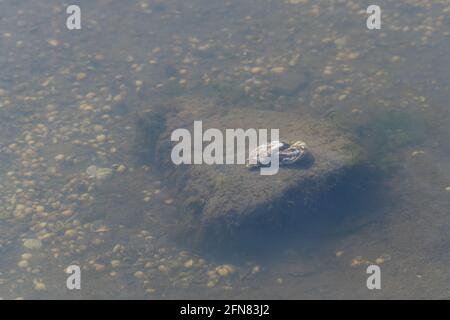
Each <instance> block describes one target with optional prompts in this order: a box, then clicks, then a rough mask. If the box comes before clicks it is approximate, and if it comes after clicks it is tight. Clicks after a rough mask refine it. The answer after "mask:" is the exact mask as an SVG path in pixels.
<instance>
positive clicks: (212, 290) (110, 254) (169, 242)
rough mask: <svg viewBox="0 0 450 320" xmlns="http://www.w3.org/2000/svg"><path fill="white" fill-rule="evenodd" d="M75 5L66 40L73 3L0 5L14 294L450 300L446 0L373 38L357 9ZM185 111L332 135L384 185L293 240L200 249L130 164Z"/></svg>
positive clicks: (165, 198)
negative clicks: (373, 287)
mask: <svg viewBox="0 0 450 320" xmlns="http://www.w3.org/2000/svg"><path fill="white" fill-rule="evenodd" d="M79 3H80V5H81V8H82V30H80V31H68V30H67V29H66V28H65V18H66V14H65V9H66V8H65V7H64V6H63V5H62V4H61V3H60V2H59V1H52V0H44V1H39V3H37V2H33V3H31V2H29V3H26V4H25V3H21V2H16V1H12V0H11V1H8V0H4V1H0V7H1V9H2V12H3V13H4V15H3V17H2V19H1V20H0V30H1V34H0V65H1V70H2V71H1V73H0V124H1V126H0V151H1V152H0V166H1V170H0V175H1V179H0V298H7V299H15V298H27V299H40V298H85V299H87V298H121V299H126V298H145V299H162V298H169V299H170V298H223V299H226V298H230V297H237V298H275V299H280V298H285V299H286V298H448V292H449V289H450V288H449V285H448V283H449V281H448V271H449V267H448V266H449V262H450V255H449V252H450V251H449V250H448V246H449V245H450V238H449V237H448V235H449V234H450V220H449V217H448V207H449V204H450V203H449V196H450V182H449V177H450V166H449V164H448V156H449V154H450V144H449V139H448V137H449V134H450V132H449V131H450V130H449V128H450V116H449V108H448V98H449V96H448V92H449V74H450V58H449V57H450V56H449V55H448V54H446V53H447V52H449V51H450V42H449V41H448V37H449V35H450V24H449V20H448V17H447V13H448V12H449V11H450V2H449V1H444V0H441V1H433V2H432V3H431V2H429V1H421V0H402V1H393V0H392V1H384V2H383V6H382V12H383V14H382V28H381V30H378V31H373V30H372V31H369V30H367V28H366V27H365V26H366V23H365V19H366V13H365V9H366V6H367V4H366V3H365V2H363V1H345V2H343V1H311V0H309V1H308V0H302V1H298V0H295V1H294V0H276V1H263V2H262V1H256V0H244V1H234V0H232V1H215V2H211V1H206V0H192V1H181V0H168V1H162V0H147V1H110V0H98V1H80V2H79ZM180 99H181V100H182V99H198V101H214V103H215V104H216V105H220V106H221V107H223V108H234V107H239V108H241V109H249V110H276V111H279V112H284V113H289V114H290V115H292V117H294V116H295V117H298V116H305V117H306V116H308V117H312V118H315V119H319V120H323V121H327V122H329V123H332V124H333V125H334V126H336V127H337V128H339V130H340V131H341V132H343V133H345V134H346V135H349V136H351V137H353V139H355V140H356V141H357V142H358V143H359V144H360V145H361V146H362V148H363V149H364V151H365V153H366V154H367V157H368V161H369V163H370V165H369V167H370V168H371V170H370V172H371V173H370V174H365V175H356V176H350V177H349V178H348V179H347V180H345V181H344V182H343V184H342V187H341V188H337V189H334V190H333V191H332V193H331V194H329V196H328V197H327V198H326V200H325V201H322V205H321V206H319V207H317V208H316V211H315V212H314V215H313V217H311V218H309V219H305V220H301V219H300V220H301V221H295V223H293V224H291V225H290V226H289V231H288V232H283V233H281V234H280V233H278V234H271V235H267V237H260V238H252V237H251V235H249V238H248V239H247V240H245V241H246V242H245V243H244V242H243V245H242V247H241V248H238V250H234V251H233V252H229V251H226V250H223V251H221V250H220V249H215V250H214V251H213V252H211V251H205V250H200V249H196V248H192V247H190V246H188V245H186V244H185V243H186V241H184V240H180V239H179V238H178V237H177V236H176V234H177V232H176V230H178V229H179V227H180V221H181V220H180V215H183V212H182V209H180V207H179V206H178V205H177V199H178V198H179V197H180V195H178V194H177V193H176V192H174V190H175V189H174V188H173V184H172V183H173V181H166V180H165V179H163V178H162V177H161V168H160V167H158V166H157V165H155V164H152V163H150V162H148V161H145V157H152V154H151V150H146V149H145V148H141V149H140V151H141V152H138V153H137V152H136V149H139V146H136V143H137V142H136V141H140V138H139V135H140V134H142V126H144V127H145V125H146V124H145V123H144V124H142V123H141V124H140V120H139V119H140V117H141V115H142V114H145V113H146V112H150V111H154V110H161V109H162V110H163V111H164V110H166V109H164V108H167V112H166V113H167V114H168V113H169V112H172V110H171V109H170V106H171V105H173V104H174V103H175V102H174V101H180ZM199 107H204V106H199ZM192 112H196V110H192ZM152 128H154V126H152ZM144 129H145V128H144ZM144 131H145V130H144ZM152 134H153V133H150V135H152ZM155 135H156V133H155ZM151 143H152V140H151V139H148V141H147V142H146V143H145V145H146V146H148V145H149V144H151ZM142 149H144V150H142ZM149 152H150V153H149ZM286 205H287V204H286ZM180 211H181V212H180ZM188 236H189V235H188ZM248 242H251V246H246V245H244V244H248ZM74 264H75V265H79V266H80V267H81V270H82V274H83V277H82V290H80V291H76V292H74V291H69V290H67V289H66V286H65V285H66V277H67V275H66V274H65V273H64V269H65V268H66V267H67V266H69V265H74ZM370 264H378V265H380V266H381V268H382V275H383V278H382V279H383V285H382V286H383V289H382V290H381V291H376V292H374V291H370V290H368V289H367V287H366V286H365V283H366V276H367V275H366V267H367V266H368V265H370Z"/></svg>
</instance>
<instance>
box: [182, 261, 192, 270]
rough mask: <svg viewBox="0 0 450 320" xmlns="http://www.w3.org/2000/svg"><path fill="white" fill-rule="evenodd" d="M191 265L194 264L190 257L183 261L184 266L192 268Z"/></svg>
mask: <svg viewBox="0 0 450 320" xmlns="http://www.w3.org/2000/svg"><path fill="white" fill-rule="evenodd" d="M193 265H194V260H192V259H189V260H188V261H186V262H185V263H184V267H185V268H188V269H190V268H192V266H193Z"/></svg>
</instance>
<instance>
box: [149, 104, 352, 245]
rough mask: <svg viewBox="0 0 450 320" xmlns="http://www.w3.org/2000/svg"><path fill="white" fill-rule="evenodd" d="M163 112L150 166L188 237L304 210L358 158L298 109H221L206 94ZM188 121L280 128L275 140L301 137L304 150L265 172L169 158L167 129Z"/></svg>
mask: <svg viewBox="0 0 450 320" xmlns="http://www.w3.org/2000/svg"><path fill="white" fill-rule="evenodd" d="M164 113H165V124H164V127H165V130H164V131H163V132H162V133H161V134H160V135H159V136H157V137H156V136H155V137H154V139H155V141H153V142H152V143H151V145H152V146H154V147H155V150H152V151H151V152H152V153H154V155H155V157H154V159H153V161H154V165H155V167H157V168H158V170H159V171H160V172H161V174H162V175H163V177H164V181H168V183H169V184H170V187H171V188H172V189H174V190H175V192H174V193H175V194H176V195H177V196H178V197H177V199H176V201H177V204H178V205H179V207H180V221H179V225H180V227H181V229H182V230H183V231H185V233H186V234H188V235H189V236H190V238H191V239H196V240H207V242H208V243H213V242H219V243H220V242H223V241H225V240H226V241H228V240H229V239H233V238H237V237H239V235H242V234H243V233H244V234H248V233H251V232H253V231H258V230H260V231H261V230H266V228H270V227H271V226H273V225H275V224H279V223H283V220H284V219H285V218H286V215H288V214H295V215H296V216H297V217H302V216H307V215H308V214H309V210H308V207H309V205H308V204H310V203H314V201H315V199H318V198H320V197H321V195H323V194H324V193H326V192H327V191H328V190H330V189H331V188H333V187H334V186H335V185H336V184H338V183H339V181H340V179H341V178H342V177H345V176H346V175H347V174H348V173H349V172H350V171H351V170H352V169H353V168H354V167H356V166H358V165H359V164H361V157H360V151H359V148H358V147H357V146H356V145H355V144H354V143H353V142H352V141H351V140H350V139H348V138H347V137H345V136H344V135H343V134H341V133H339V132H338V131H337V130H336V129H335V128H334V127H333V126H332V125H330V124H329V123H325V122H323V121H319V120H315V119H312V118H309V117H306V116H304V115H301V114H295V113H286V112H275V111H260V110H247V109H243V108H239V109H237V108H236V109H225V108H220V107H216V106H215V105H214V103H213V102H211V101H205V100H178V102H177V103H176V105H175V107H174V108H173V110H172V111H171V112H169V111H167V109H166V110H164ZM153 117H154V115H152V114H147V115H143V116H142V117H141V121H146V120H142V119H149V120H148V122H149V123H150V122H152V119H153ZM195 120H202V121H203V132H204V131H205V130H207V129H208V128H217V129H219V130H221V131H222V132H225V129H227V128H228V129H230V128H233V129H238V128H242V129H244V130H246V129H249V128H255V129H280V139H283V140H285V141H296V140H303V141H305V142H306V144H307V145H308V153H309V154H310V155H311V156H310V159H309V161H301V162H300V163H301V164H299V165H293V166H282V167H280V168H279V172H278V173H277V174H275V175H271V176H263V175H261V174H260V171H259V170H256V171H255V170H249V169H248V168H247V167H246V165H245V164H239V165H238V164H234V165H226V164H223V165H217V164H214V165H207V164H196V165H184V164H181V165H174V164H173V163H172V161H171V150H172V147H173V146H174V145H175V143H174V142H171V140H170V137H171V133H172V131H173V130H175V129H177V128H186V129H188V130H189V131H190V132H191V133H192V132H193V122H194V121H195ZM149 132H153V131H152V130H150V131H149ZM224 137H225V134H224ZM224 143H225V142H224ZM205 145H206V144H205ZM141 147H143V148H146V146H145V145H144V146H141ZM292 208H294V209H292Z"/></svg>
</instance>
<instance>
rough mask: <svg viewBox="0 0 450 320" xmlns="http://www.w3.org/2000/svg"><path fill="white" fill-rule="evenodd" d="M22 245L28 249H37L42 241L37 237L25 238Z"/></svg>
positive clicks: (40, 246)
mask: <svg viewBox="0 0 450 320" xmlns="http://www.w3.org/2000/svg"><path fill="white" fill-rule="evenodd" d="M23 246H24V247H25V248H27V249H30V250H38V249H40V248H42V242H41V241H40V240H37V239H27V240H25V241H24V242H23Z"/></svg>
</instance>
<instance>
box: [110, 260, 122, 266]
mask: <svg viewBox="0 0 450 320" xmlns="http://www.w3.org/2000/svg"><path fill="white" fill-rule="evenodd" d="M111 266H112V267H113V268H117V267H119V266H120V260H111Z"/></svg>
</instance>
